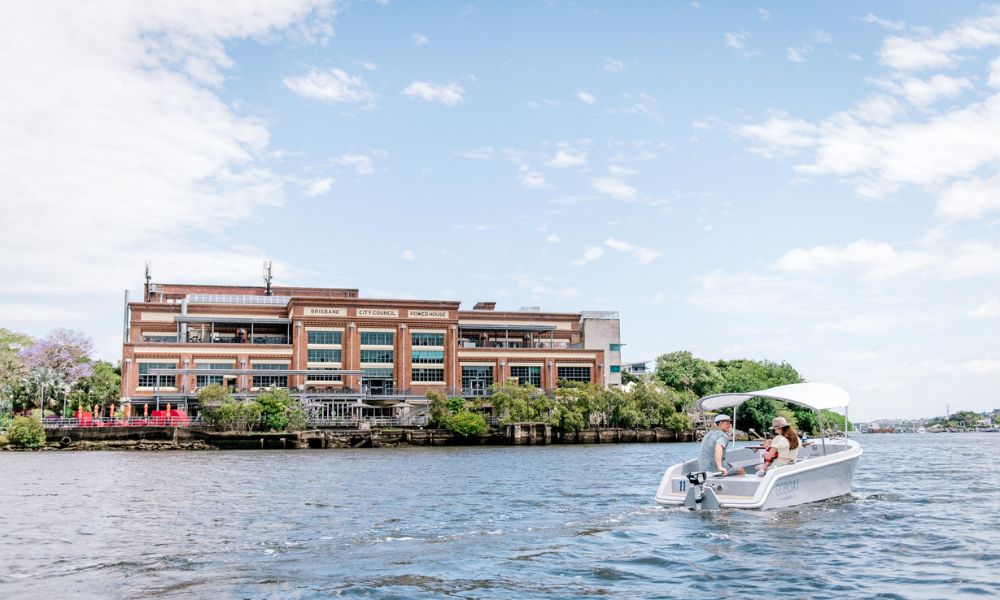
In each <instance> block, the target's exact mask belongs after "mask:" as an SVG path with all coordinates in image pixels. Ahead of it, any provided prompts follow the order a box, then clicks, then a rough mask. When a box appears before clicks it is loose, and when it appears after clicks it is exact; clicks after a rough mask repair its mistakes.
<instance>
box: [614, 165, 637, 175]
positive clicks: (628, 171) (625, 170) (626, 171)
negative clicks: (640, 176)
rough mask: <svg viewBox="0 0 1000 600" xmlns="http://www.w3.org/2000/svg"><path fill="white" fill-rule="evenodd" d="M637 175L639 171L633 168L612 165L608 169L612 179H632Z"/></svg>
mask: <svg viewBox="0 0 1000 600" xmlns="http://www.w3.org/2000/svg"><path fill="white" fill-rule="evenodd" d="M636 173H637V171H636V170H635V169H633V168H632V167H625V166H622V165H611V166H610V167H608V174H610V175H611V176H612V177H631V176H632V175H635V174H636Z"/></svg>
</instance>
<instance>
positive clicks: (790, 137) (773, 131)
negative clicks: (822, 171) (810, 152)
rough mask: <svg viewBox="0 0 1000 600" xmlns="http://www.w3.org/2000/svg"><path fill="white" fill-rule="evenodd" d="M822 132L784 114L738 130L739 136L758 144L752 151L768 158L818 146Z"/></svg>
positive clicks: (809, 124)
mask: <svg viewBox="0 0 1000 600" xmlns="http://www.w3.org/2000/svg"><path fill="white" fill-rule="evenodd" d="M820 131H821V130H820V128H819V127H817V126H816V125H813V124H812V123H810V122H809V121H805V120H803V119H793V118H790V117H788V116H787V115H785V114H783V113H778V114H777V115H776V116H775V117H772V118H771V119H768V120H767V121H764V122H762V123H757V124H753V125H741V126H739V127H737V129H736V133H737V135H740V136H742V137H746V138H752V139H753V140H755V141H756V142H758V145H756V146H754V147H753V148H752V150H753V151H754V152H755V153H757V154H760V155H761V156H764V157H767V158H775V157H780V156H790V155H792V154H795V153H796V152H798V151H799V150H802V149H805V148H812V147H814V146H816V144H817V142H818V140H819V134H820Z"/></svg>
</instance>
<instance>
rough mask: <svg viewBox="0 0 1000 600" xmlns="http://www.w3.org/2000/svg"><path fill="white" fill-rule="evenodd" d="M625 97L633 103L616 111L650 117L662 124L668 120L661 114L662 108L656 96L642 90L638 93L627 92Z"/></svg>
mask: <svg viewBox="0 0 1000 600" xmlns="http://www.w3.org/2000/svg"><path fill="white" fill-rule="evenodd" d="M623 97H624V98H625V100H628V101H629V102H631V104H629V105H628V106H626V107H625V108H623V109H620V110H618V111H616V112H623V113H626V114H631V115H638V116H640V117H649V118H651V119H653V120H654V121H656V122H657V123H660V124H661V125H662V124H663V123H666V120H664V118H663V116H662V115H660V110H659V108H658V103H657V101H656V98H655V97H653V96H651V95H649V94H647V93H645V92H641V93H639V94H637V95H631V94H626V95H624V96H623Z"/></svg>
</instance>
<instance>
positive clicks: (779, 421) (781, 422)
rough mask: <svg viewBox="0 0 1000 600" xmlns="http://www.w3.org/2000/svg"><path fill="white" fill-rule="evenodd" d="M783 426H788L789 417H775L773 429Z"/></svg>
mask: <svg viewBox="0 0 1000 600" xmlns="http://www.w3.org/2000/svg"><path fill="white" fill-rule="evenodd" d="M781 427H788V419H786V418H785V417H774V419H773V420H772V421H771V429H778V428H781Z"/></svg>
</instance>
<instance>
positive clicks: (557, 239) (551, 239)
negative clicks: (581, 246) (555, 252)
mask: <svg viewBox="0 0 1000 600" xmlns="http://www.w3.org/2000/svg"><path fill="white" fill-rule="evenodd" d="M545 241H546V242H548V243H550V244H558V243H559V242H561V241H562V238H560V237H559V236H558V235H557V234H555V233H550V234H549V235H547V236H546V237H545Z"/></svg>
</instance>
